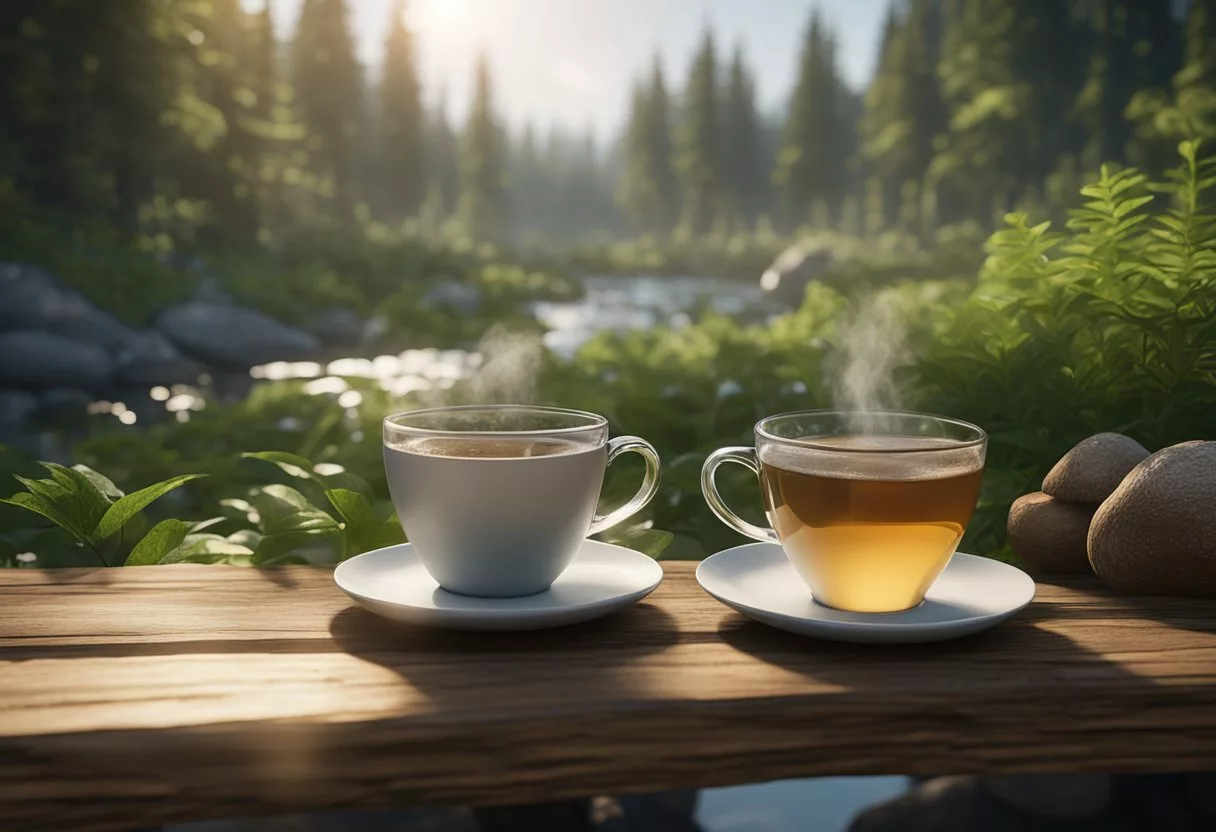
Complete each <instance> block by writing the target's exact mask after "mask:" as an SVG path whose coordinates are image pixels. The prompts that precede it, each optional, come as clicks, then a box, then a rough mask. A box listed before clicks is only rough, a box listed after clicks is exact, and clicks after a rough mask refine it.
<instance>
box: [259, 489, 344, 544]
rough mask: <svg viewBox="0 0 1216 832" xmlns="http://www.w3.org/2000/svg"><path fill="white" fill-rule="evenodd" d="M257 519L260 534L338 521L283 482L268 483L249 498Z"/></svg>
mask: <svg viewBox="0 0 1216 832" xmlns="http://www.w3.org/2000/svg"><path fill="white" fill-rule="evenodd" d="M250 501H251V502H252V503H253V507H254V508H255V509H257V512H258V515H259V517H260V518H261V527H262V533H263V534H265V535H274V534H279V533H281V532H296V531H308V530H311V529H330V528H332V529H334V530H337V528H338V521H337V520H335V519H334V518H333V517H332V516H331V515H330V514H329V513H327V512H325V511H322V510H321V509H319V508H317V507H316V506H314V505H313V504H312V503H310V502H309V501H308V498H307V497H305V496H304V495H303V494H301V493H300V492H299V491H296V490H295V489H294V488H291V487H290V486H286V485H278V484H275V485H268V486H266V487H264V488H262V489H261V490H260V491H258V492H257V493H256V494H255V495H253V497H252V498H251V499H250Z"/></svg>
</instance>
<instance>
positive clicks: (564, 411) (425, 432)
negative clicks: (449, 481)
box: [382, 404, 608, 436]
mask: <svg viewBox="0 0 1216 832" xmlns="http://www.w3.org/2000/svg"><path fill="white" fill-rule="evenodd" d="M475 410H489V411H496V412H500V413H503V412H515V413H549V414H555V415H562V416H575V417H579V418H582V419H586V420H587V424H585V425H572V426H570V427H564V428H543V429H538V430H440V429H437V428H423V427H417V426H414V425H403V424H401V423H400V422H398V421H396V420H398V419H402V418H404V417H407V416H429V415H433V414H438V413H461V412H463V413H469V412H472V411H475ZM382 425H383V427H384V429H386V430H389V429H391V430H402V431H409V432H410V433H414V434H418V435H421V436H555V435H557V436H561V435H567V434H572V433H583V432H585V431H591V430H599V429H603V428H607V427H608V420H607V419H606V418H605V417H603V416H601V415H600V414H598V413H592V412H590V411H588V410H575V409H573V408H569V407H550V406H548V405H531V404H457V405H444V406H440V407H423V408H419V409H417V410H402V411H400V412H397V413H391V414H389V415H388V416H385V417H384V420H383V422H382Z"/></svg>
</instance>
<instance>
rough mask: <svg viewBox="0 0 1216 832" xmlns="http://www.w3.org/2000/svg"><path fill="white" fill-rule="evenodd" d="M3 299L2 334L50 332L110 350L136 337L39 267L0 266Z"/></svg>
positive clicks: (1, 313)
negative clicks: (13, 331)
mask: <svg viewBox="0 0 1216 832" xmlns="http://www.w3.org/2000/svg"><path fill="white" fill-rule="evenodd" d="M0 298H3V299H4V302H3V303H2V304H0V332H4V331H7V330H27V329H30V330H49V331H51V332H54V333H55V334H56V335H57V336H60V337H64V338H74V339H76V340H77V341H82V342H84V343H88V344H96V345H98V346H101V347H104V348H105V349H107V350H117V349H119V348H121V347H122V345H123V344H125V343H126V342H127V341H128V340H129V339H130V338H131V337H132V336H133V335H134V332H133V331H132V330H131V329H130V327H128V326H126V325H125V324H123V323H122V322H121V321H119V320H118V319H117V318H115V317H114V316H113V315H111V314H109V313H108V312H103V311H102V310H101V309H98V308H97V307H96V306H94V305H93V304H92V303H91V302H90V301H88V300H87V299H86V298H85V297H84V296H83V295H81V294H80V293H79V292H77V291H75V290H74V289H70V288H68V287H67V286H64V285H63V284H62V283H60V282H59V281H58V280H56V279H55V278H54V277H52V276H51V275H50V274H48V273H47V272H46V271H44V270H43V269H40V268H38V267H37V266H30V265H26V264H23V263H0Z"/></svg>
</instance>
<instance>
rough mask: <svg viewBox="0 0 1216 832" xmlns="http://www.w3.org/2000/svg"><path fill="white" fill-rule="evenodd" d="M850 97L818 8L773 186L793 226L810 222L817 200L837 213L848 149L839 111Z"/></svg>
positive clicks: (834, 42)
mask: <svg viewBox="0 0 1216 832" xmlns="http://www.w3.org/2000/svg"><path fill="white" fill-rule="evenodd" d="M845 95H846V92H845V90H844V87H843V85H842V84H841V81H840V75H839V70H838V67H837V65H836V40H835V37H834V35H832V34H831V33H830V32H829V31H828V30H827V27H826V25H825V24H824V22H823V18H822V16H821V15H820V13H819V11H818V9H816V10H815V11H814V12H813V13H812V14H811V21H810V25H809V26H808V28H807V34H806V40H805V42H804V43H803V46H802V60H801V64H800V66H799V71H798V83H797V85H796V86H795V87H794V96H793V100H792V102H791V103H790V112H789V117H788V118H787V120H786V122H785V132H784V135H783V139H782V144H781V150H780V152H779V153H778V155H777V165H776V168H775V169H774V171H773V181H774V182H775V183H776V184H777V186H778V188H779V189H780V192H781V196H782V200H783V203H784V208H785V214H786V216H787V217H789V219H790V220H791V221H792V223H793V224H794V225H798V224H801V223H803V222H806V221H807V220H812V221H813V218H812V214H811V208H812V204H813V203H815V202H816V201H820V202H821V203H825V204H827V205H829V206H831V207H832V208H833V209H834V208H835V206H836V203H837V202H838V200H839V199H840V197H841V194H842V191H843V189H844V183H845V180H844V174H845V168H846V160H847V153H848V150H847V149H846V147H845V146H844V144H843V142H842V141H841V139H842V135H841V129H840V125H841V123H842V121H843V119H842V111H843V108H842V106H841V102H842V99H843V98H844V97H845Z"/></svg>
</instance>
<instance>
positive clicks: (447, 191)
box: [426, 90, 460, 219]
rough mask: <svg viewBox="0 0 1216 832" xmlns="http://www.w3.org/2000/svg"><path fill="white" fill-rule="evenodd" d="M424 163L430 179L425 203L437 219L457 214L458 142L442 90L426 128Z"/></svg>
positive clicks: (458, 182) (458, 185)
mask: <svg viewBox="0 0 1216 832" xmlns="http://www.w3.org/2000/svg"><path fill="white" fill-rule="evenodd" d="M426 139H427V141H426V159H427V168H428V170H429V174H430V175H429V177H428V182H427V202H428V203H429V205H430V208H431V211H432V214H433V216H434V217H435V218H436V219H444V218H447V217H449V216H451V215H452V214H454V213H455V211H456V203H457V200H458V199H459V198H460V160H459V154H458V152H457V151H458V147H459V142H458V140H457V138H456V133H455V131H453V130H452V127H451V125H450V124H449V123H448V105H447V94H446V92H445V91H443V90H441V91H440V93H439V96H438V99H437V101H436V103H435V106H434V107H433V108H432V109H431V114H430V119H429V120H428V124H427V135H426Z"/></svg>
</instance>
